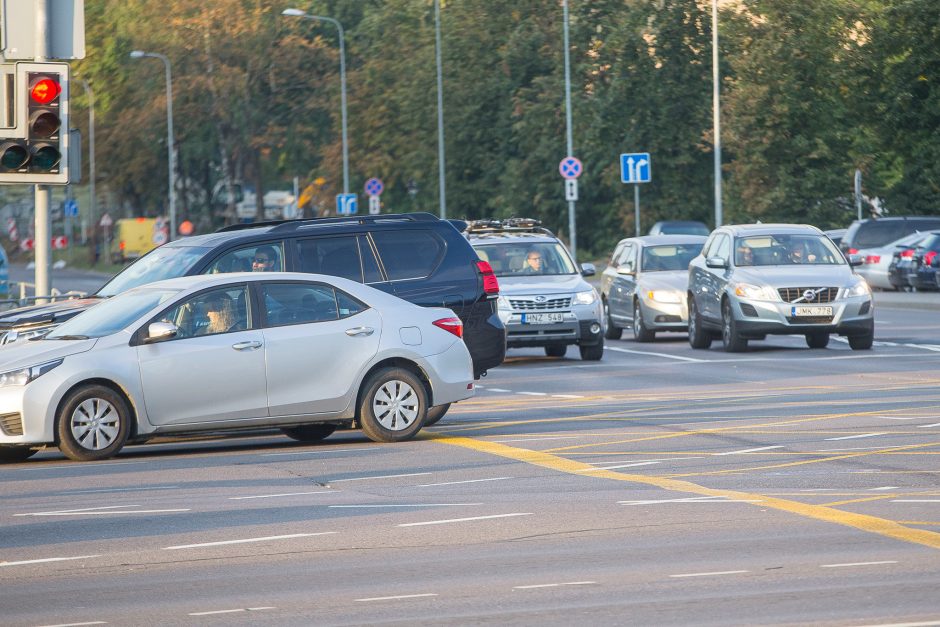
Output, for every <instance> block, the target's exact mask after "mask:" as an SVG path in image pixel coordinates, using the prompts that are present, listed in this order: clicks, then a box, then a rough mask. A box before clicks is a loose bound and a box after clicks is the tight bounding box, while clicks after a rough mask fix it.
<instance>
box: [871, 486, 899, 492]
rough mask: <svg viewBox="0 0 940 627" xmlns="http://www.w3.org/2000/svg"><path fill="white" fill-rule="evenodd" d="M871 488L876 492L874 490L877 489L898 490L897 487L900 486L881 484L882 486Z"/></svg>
mask: <svg viewBox="0 0 940 627" xmlns="http://www.w3.org/2000/svg"><path fill="white" fill-rule="evenodd" d="M870 489H871V490H872V491H873V492H874V491H877V490H897V489H898V486H896V485H885V486H881V487H880V488H870Z"/></svg>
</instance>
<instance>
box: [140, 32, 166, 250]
mask: <svg viewBox="0 0 940 627" xmlns="http://www.w3.org/2000/svg"><path fill="white" fill-rule="evenodd" d="M144 57H152V58H154V59H160V60H161V61H163V66H164V68H165V69H166V151H167V161H168V162H169V169H170V174H169V179H170V181H169V186H170V229H169V237H168V239H169V240H170V241H173V240H174V239H176V146H175V145H174V141H173V78H172V75H171V74H170V60H169V59H168V58H166V56H165V55H162V54H160V53H158V52H144V51H143V50H134V51H133V52H131V58H132V59H143V58H144Z"/></svg>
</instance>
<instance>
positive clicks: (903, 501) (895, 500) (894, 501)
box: [891, 499, 940, 503]
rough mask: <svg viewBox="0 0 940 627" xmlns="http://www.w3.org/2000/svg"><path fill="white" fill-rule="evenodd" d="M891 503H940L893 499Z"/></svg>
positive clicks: (936, 500)
mask: <svg viewBox="0 0 940 627" xmlns="http://www.w3.org/2000/svg"><path fill="white" fill-rule="evenodd" d="M891 503H940V499H894V500H892V501H891Z"/></svg>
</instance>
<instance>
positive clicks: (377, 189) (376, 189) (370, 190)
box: [366, 178, 385, 196]
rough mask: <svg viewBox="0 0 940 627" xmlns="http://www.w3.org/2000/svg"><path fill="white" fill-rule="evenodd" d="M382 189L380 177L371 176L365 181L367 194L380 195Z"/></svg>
mask: <svg viewBox="0 0 940 627" xmlns="http://www.w3.org/2000/svg"><path fill="white" fill-rule="evenodd" d="M384 189H385V185H383V184H382V179H377V178H371V179H369V180H368V181H366V195H367V196H381V195H382V191H383V190H384Z"/></svg>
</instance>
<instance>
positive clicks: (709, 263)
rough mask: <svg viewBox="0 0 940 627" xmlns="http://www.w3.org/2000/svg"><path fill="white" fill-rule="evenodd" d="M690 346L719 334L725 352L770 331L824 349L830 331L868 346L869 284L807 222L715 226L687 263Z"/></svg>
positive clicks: (706, 342)
mask: <svg viewBox="0 0 940 627" xmlns="http://www.w3.org/2000/svg"><path fill="white" fill-rule="evenodd" d="M688 300H689V343H690V344H691V345H692V348H708V347H709V346H711V343H712V339H713V337H714V336H715V335H719V336H720V337H721V339H722V343H723V344H724V348H725V350H726V351H728V352H739V351H743V350H747V345H748V341H749V340H761V339H764V338H765V337H766V336H767V335H770V334H783V335H790V334H801V335H803V336H805V338H806V343H807V345H808V346H809V347H810V348H825V347H826V346H827V345H828V344H829V336H830V334H833V333H835V334H838V335H843V336H846V337H848V341H849V345H850V346H851V347H852V349H853V350H866V349H869V348H871V346H872V342H873V340H874V329H875V326H874V317H873V313H872V299H871V289H870V288H869V287H868V284H867V283H866V282H865V280H864V279H862V278H861V277H859V276H857V275H856V274H855V273H853V272H852V268H851V267H850V266H849V264H848V263H847V262H846V259H845V256H844V255H843V254H842V253H841V252H840V251H839V249H838V248H836V247H835V245H834V244H833V243H832V241H830V239H829V238H828V237H826V236H825V235H823V233H822V231H820V230H819V229H817V228H816V227H813V226H807V225H796V224H748V225H736V226H723V227H721V228H719V229H716V230H715V231H714V232H713V233H712V234H711V236H709V238H708V241H707V242H706V243H705V247H704V248H703V250H702V254H701V255H700V256H698V257H696V258H695V259H693V260H692V262H691V263H690V264H689V292H688Z"/></svg>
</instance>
